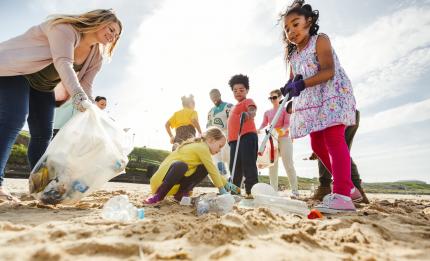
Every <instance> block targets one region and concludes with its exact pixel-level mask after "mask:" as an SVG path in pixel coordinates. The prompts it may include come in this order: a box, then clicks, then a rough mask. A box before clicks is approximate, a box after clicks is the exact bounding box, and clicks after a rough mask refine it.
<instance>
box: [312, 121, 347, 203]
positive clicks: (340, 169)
mask: <svg viewBox="0 0 430 261" xmlns="http://www.w3.org/2000/svg"><path fill="white" fill-rule="evenodd" d="M310 136H311V146H312V150H313V151H314V152H315V154H317V156H318V158H319V159H320V160H321V162H322V163H323V164H324V166H325V167H326V168H327V169H328V171H330V173H331V174H332V176H333V193H337V194H341V195H345V196H348V197H349V196H350V195H351V189H352V188H353V184H352V181H351V156H350V154H349V150H348V146H347V145H346V141H345V125H336V126H332V127H329V128H327V129H324V130H322V131H316V132H312V133H311V134H310Z"/></svg>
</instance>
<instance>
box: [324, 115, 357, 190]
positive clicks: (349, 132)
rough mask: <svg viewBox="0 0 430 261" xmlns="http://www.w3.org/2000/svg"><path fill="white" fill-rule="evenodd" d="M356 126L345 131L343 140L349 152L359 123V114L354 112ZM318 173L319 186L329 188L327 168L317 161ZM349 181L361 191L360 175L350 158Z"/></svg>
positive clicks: (330, 176)
mask: <svg viewBox="0 0 430 261" xmlns="http://www.w3.org/2000/svg"><path fill="white" fill-rule="evenodd" d="M355 117H356V124H355V125H354V126H348V127H347V128H346V129H345V140H346V144H347V145H348V149H349V150H350V151H351V146H352V141H353V140H354V136H355V133H356V132H357V130H358V127H359V123H360V112H359V111H356V113H355ZM318 171H319V181H320V185H321V186H326V187H328V186H330V184H331V182H332V175H331V173H330V172H329V171H328V170H327V168H326V167H325V166H324V164H322V162H321V161H320V160H318ZM351 180H352V183H353V184H354V186H355V187H356V188H359V189H361V179H360V174H359V173H358V168H357V165H356V164H355V162H354V161H353V160H352V158H351Z"/></svg>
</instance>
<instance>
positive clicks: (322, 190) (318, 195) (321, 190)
mask: <svg viewBox="0 0 430 261" xmlns="http://www.w3.org/2000/svg"><path fill="white" fill-rule="evenodd" d="M330 193H331V187H330V186H328V187H327V186H318V188H317V190H316V191H315V193H314V195H313V196H312V197H311V199H313V200H319V201H322V200H323V198H324V197H325V196H326V195H328V194H330Z"/></svg>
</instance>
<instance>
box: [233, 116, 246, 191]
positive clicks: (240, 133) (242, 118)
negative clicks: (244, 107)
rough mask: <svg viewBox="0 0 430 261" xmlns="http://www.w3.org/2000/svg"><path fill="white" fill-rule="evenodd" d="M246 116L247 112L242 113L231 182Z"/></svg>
mask: <svg viewBox="0 0 430 261" xmlns="http://www.w3.org/2000/svg"><path fill="white" fill-rule="evenodd" d="M245 118H246V112H242V114H241V115H240V123H239V133H238V134H237V143H236V150H235V152H234V159H233V168H232V170H231V178H230V182H231V183H233V180H234V174H235V171H236V164H237V153H238V152H239V145H240V137H241V136H242V127H243V123H244V122H245ZM241 185H242V182H241ZM239 188H240V187H239Z"/></svg>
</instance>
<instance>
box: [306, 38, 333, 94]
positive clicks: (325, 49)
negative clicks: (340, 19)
mask: <svg viewBox="0 0 430 261" xmlns="http://www.w3.org/2000/svg"><path fill="white" fill-rule="evenodd" d="M316 49H317V57H318V61H319V63H320V71H319V72H318V73H317V74H315V75H314V76H312V77H309V78H307V79H305V86H306V87H312V86H315V85H318V84H320V83H324V82H327V81H329V80H330V79H332V78H333V76H334V61H333V50H332V48H331V43H330V39H329V38H328V37H327V36H326V35H320V36H318V39H317V44H316Z"/></svg>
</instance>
